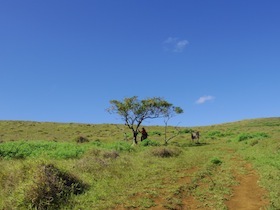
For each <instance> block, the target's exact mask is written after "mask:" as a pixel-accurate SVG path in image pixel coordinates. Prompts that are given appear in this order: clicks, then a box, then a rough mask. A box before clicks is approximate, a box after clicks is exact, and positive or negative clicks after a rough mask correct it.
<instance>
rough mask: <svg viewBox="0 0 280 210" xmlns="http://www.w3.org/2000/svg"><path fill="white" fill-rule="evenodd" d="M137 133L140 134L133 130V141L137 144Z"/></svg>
mask: <svg viewBox="0 0 280 210" xmlns="http://www.w3.org/2000/svg"><path fill="white" fill-rule="evenodd" d="M137 135H138V132H137V131H133V143H134V144H137V143H138V142H137Z"/></svg>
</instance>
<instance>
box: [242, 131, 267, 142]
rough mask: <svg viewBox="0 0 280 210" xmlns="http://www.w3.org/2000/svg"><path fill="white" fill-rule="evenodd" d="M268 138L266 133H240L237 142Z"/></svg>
mask: <svg viewBox="0 0 280 210" xmlns="http://www.w3.org/2000/svg"><path fill="white" fill-rule="evenodd" d="M267 137H269V136H268V134H266V133H241V134H239V135H238V137H237V141H244V140H248V139H252V138H257V139H263V138H267Z"/></svg>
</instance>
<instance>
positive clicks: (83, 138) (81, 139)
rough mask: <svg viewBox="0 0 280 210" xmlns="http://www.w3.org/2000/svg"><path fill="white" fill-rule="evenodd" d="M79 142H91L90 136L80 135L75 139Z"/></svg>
mask: <svg viewBox="0 0 280 210" xmlns="http://www.w3.org/2000/svg"><path fill="white" fill-rule="evenodd" d="M74 140H75V141H76V142H77V143H86V142H89V140H88V138H86V137H84V136H78V137H76V138H75V139H74Z"/></svg>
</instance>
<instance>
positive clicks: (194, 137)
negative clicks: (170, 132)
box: [191, 131, 199, 143]
mask: <svg viewBox="0 0 280 210" xmlns="http://www.w3.org/2000/svg"><path fill="white" fill-rule="evenodd" d="M191 138H192V142H194V140H195V139H196V143H199V131H196V132H191Z"/></svg>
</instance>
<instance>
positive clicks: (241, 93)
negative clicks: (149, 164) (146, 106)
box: [0, 0, 280, 126]
mask: <svg viewBox="0 0 280 210" xmlns="http://www.w3.org/2000/svg"><path fill="white" fill-rule="evenodd" d="M279 11H280V1H279V0H233V1H226V0H75V1H74V0H47V1H43V0H0V95H1V100H0V120H31V121H49V122H77V123H94V124H95V123H122V121H121V120H120V118H119V117H118V116H117V115H111V114H109V113H108V112H106V108H108V107H109V106H110V103H109V101H110V100H112V99H116V100H122V99H123V98H125V97H131V96H138V97H139V98H140V99H143V98H147V97H163V98H164V99H165V100H167V101H168V102H170V103H172V104H173V105H175V106H179V107H181V108H182V109H183V110H184V114H181V115H179V116H176V117H174V118H172V119H171V120H170V124H171V125H177V124H178V125H180V126H197V125H211V124H219V123H225V122H232V121H238V120H243V119H251V118H261V117H279V116H280V94H279V93H280V12H279ZM145 124H147V125H154V124H158V125H160V124H163V121H162V119H159V120H150V121H146V122H145Z"/></svg>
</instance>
